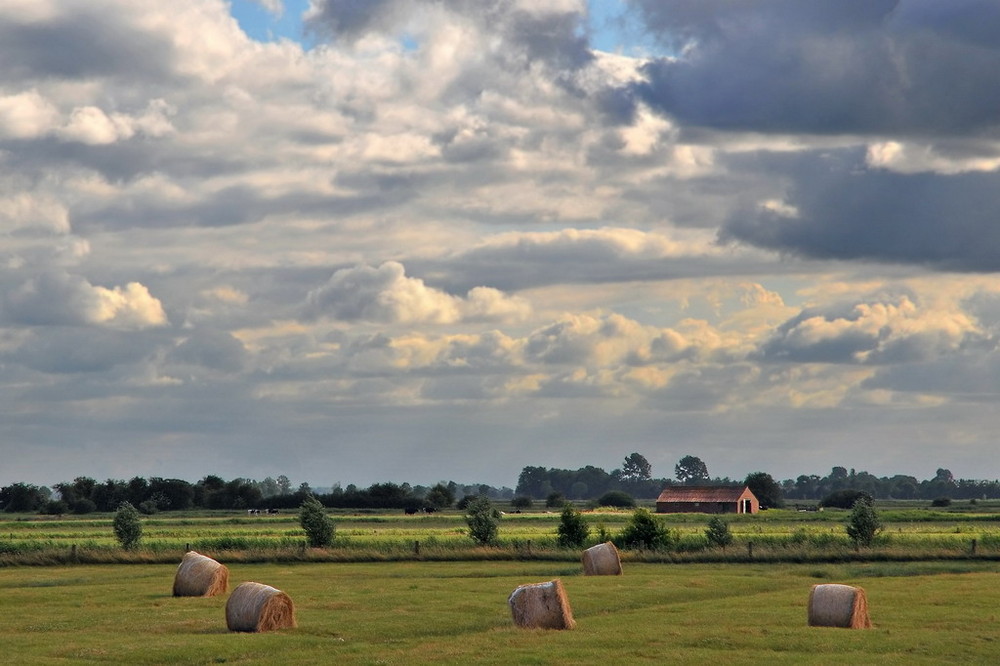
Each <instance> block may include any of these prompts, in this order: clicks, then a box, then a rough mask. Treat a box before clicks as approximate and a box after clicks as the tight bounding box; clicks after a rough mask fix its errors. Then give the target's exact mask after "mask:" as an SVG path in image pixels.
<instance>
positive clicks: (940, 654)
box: [0, 504, 1000, 664]
mask: <svg viewBox="0 0 1000 666" xmlns="http://www.w3.org/2000/svg"><path fill="white" fill-rule="evenodd" d="M969 509H970V507H965V506H961V507H953V508H951V509H949V510H936V509H932V508H930V507H929V506H926V505H924V506H917V505H913V504H908V505H903V504H901V505H885V506H884V507H883V510H882V512H881V515H882V518H883V520H884V522H885V530H884V532H883V534H882V536H881V537H880V540H879V542H878V543H877V544H876V547H875V548H873V549H870V550H869V549H860V550H858V549H854V548H853V547H852V545H851V544H850V542H849V541H848V540H847V539H846V536H845V533H844V525H845V521H846V518H847V513H846V512H843V511H825V512H815V511H808V512H806V511H794V510H783V511H774V510H772V511H768V512H766V513H762V514H760V515H757V516H741V517H737V516H729V517H728V518H729V526H730V529H731V530H732V532H733V534H734V536H735V537H736V540H735V542H734V544H733V545H732V546H730V547H729V548H727V549H725V550H721V549H711V548H708V547H707V543H706V542H705V536H704V530H705V526H706V524H707V521H708V516H705V515H698V514H690V515H673V516H667V517H664V519H665V521H666V522H667V524H668V525H669V527H670V529H671V530H673V531H674V532H675V533H676V534H677V536H678V543H677V547H676V548H675V549H673V550H671V551H669V552H641V551H639V552H637V551H623V552H622V561H623V566H624V570H625V574H624V575H623V576H620V577H619V576H614V577H610V576H609V577H591V576H583V575H582V567H581V565H580V551H579V549H560V548H558V547H557V546H556V542H555V533H556V532H555V531H556V527H557V525H558V523H559V514H558V513H550V512H546V511H545V510H536V511H528V512H525V513H520V514H518V513H511V512H508V513H507V515H505V516H504V518H503V520H502V521H501V543H500V544H499V545H498V546H496V547H492V548H480V547H475V546H473V545H472V544H471V541H470V540H469V538H468V536H467V534H466V527H465V523H464V519H463V516H462V514H461V513H458V512H443V513H437V514H430V515H415V516H405V515H403V514H402V513H401V512H387V511H372V512H354V513H348V512H342V513H337V512H333V513H332V517H333V519H334V521H335V522H336V525H337V536H336V540H335V543H334V545H333V546H332V547H331V548H328V549H311V548H306V547H305V543H304V535H303V532H302V530H301V528H300V527H299V525H298V518H297V514H296V513H295V512H285V513H283V514H279V515H259V516H256V515H255V516H250V515H247V514H246V512H200V513H194V512H193V513H184V514H170V513H166V514H157V515H154V516H149V517H144V518H143V530H144V537H143V541H142V545H141V547H140V548H138V549H136V550H134V551H123V550H122V549H121V548H119V547H118V545H117V544H116V542H115V540H114V537H113V533H112V530H111V515H106V514H91V515H86V516H40V515H26V514H25V515H9V514H5V515H0V614H2V617H3V618H4V622H3V623H0V645H2V646H3V651H2V653H0V660H2V661H10V662H12V663H21V662H30V663H34V664H47V663H52V664H55V663H59V664H85V663H94V662H101V663H144V664H147V663H148V664H156V663H172V664H177V663H180V664H184V663H190V664H203V663H260V664H268V663H345V664H404V663H410V664H412V663H431V662H434V663H468V662H476V663H487V664H490V663H495V664H512V663H517V664H582V663H601V662H605V661H608V662H611V661H613V662H616V663H644V662H654V661H655V662H662V661H664V660H668V661H671V662H675V663H706V662H710V661H714V660H723V659H724V660H727V661H729V662H733V663H760V662H762V661H767V662H771V663H776V664H785V663H788V664H792V663H794V664H811V663H814V664H835V663H852V662H854V663H857V662H861V663H873V662H877V663H890V664H891V663H907V664H913V663H917V664H919V663H928V664H930V663H934V664H941V663H993V662H995V651H996V649H997V646H996V642H997V638H998V637H1000V631H998V622H1000V584H998V583H1000V577H998V575H997V573H998V568H1000V507H998V506H992V505H987V504H984V505H980V506H977V507H975V509H976V510H975V511H970V510H969ZM584 515H585V516H586V519H587V521H588V524H590V526H591V530H592V535H591V542H592V543H597V542H599V541H600V540H602V539H603V538H605V537H607V536H608V535H614V534H615V533H617V532H618V531H620V530H621V529H622V527H624V525H625V524H626V522H627V521H628V519H629V517H630V515H631V512H630V511H613V510H601V511H587V512H585V514H584ZM189 548H191V549H194V550H198V551H199V552H203V553H205V554H207V555H210V556H212V557H214V558H216V559H218V560H219V561H222V562H224V563H225V564H226V565H227V566H228V567H229V569H230V589H232V588H233V587H235V586H236V585H238V584H239V583H240V582H243V581H248V580H253V581H257V582H263V583H266V584H268V585H272V586H274V587H277V588H279V589H281V590H283V591H284V592H286V593H288V594H289V595H290V596H291V597H292V599H293V600H294V602H295V604H296V608H297V614H298V627H297V628H295V629H288V630H282V631H279V632H275V633H268V634H256V635H247V634H234V633H230V632H228V631H227V630H226V626H225V613H224V608H225V600H226V597H225V596H223V597H215V598H207V599H202V598H174V597H172V596H171V587H172V582H173V575H174V573H175V572H176V569H177V564H178V563H179V561H180V558H181V556H182V554H183V553H184V551H185V550H187V549H189ZM554 578H559V579H560V580H562V581H563V584H564V586H565V588H566V591H567V594H568V596H569V599H570V604H571V606H572V610H573V614H574V616H575V618H576V620H577V627H576V629H574V630H572V631H541V630H524V629H518V628H516V627H515V626H514V625H513V622H512V620H511V617H510V611H509V608H508V606H507V603H506V600H507V597H508V596H509V594H510V593H511V592H512V591H513V590H514V588H516V587H517V586H518V585H521V584H524V583H533V582H543V581H546V580H552V579H554ZM822 582H837V583H846V584H850V585H859V586H861V587H863V588H865V590H866V592H867V595H868V601H869V606H870V609H871V616H872V621H873V622H874V624H875V628H874V629H873V630H871V631H849V630H841V629H825V628H816V627H808V626H806V604H807V600H808V594H809V590H810V588H811V586H812V585H813V584H815V583H822Z"/></svg>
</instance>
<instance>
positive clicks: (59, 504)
mask: <svg viewBox="0 0 1000 666" xmlns="http://www.w3.org/2000/svg"><path fill="white" fill-rule="evenodd" d="M67 511H69V507H68V506H66V502H63V501H62V500H49V501H47V502H46V503H45V504H44V505H43V506H42V513H44V514H47V515H50V516H58V515H61V514H64V513H66V512H67Z"/></svg>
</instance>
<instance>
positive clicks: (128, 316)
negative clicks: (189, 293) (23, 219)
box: [0, 272, 167, 329]
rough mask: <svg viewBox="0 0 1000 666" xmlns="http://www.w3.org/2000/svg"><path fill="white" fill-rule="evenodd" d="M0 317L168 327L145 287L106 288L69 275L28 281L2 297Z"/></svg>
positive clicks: (122, 326)
mask: <svg viewBox="0 0 1000 666" xmlns="http://www.w3.org/2000/svg"><path fill="white" fill-rule="evenodd" d="M2 296H3V301H2V304H3V308H2V310H0V315H3V319H4V320H6V321H7V322H8V323H11V324H27V325H47V324H90V325H97V326H107V327H111V328H120V329H142V328H148V327H155V326H162V325H164V324H166V323H167V317H166V314H165V312H164V310H163V305H162V304H161V303H160V301H159V300H157V299H156V298H155V297H153V296H152V295H151V294H150V293H149V289H147V288H146V287H145V286H144V285H142V284H139V283H138V282H130V283H128V284H127V285H125V286H124V287H112V288H110V289H109V288H106V287H101V286H97V285H93V284H90V283H89V282H88V281H87V280H86V279H85V278H83V277H80V276H78V275H70V274H68V273H58V272H49V273H44V274H42V275H38V276H35V277H31V278H28V279H26V280H24V281H23V282H21V283H20V284H18V285H16V286H13V287H11V288H9V289H7V290H6V291H5V292H4V293H3V295H2Z"/></svg>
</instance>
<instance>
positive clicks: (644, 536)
mask: <svg viewBox="0 0 1000 666" xmlns="http://www.w3.org/2000/svg"><path fill="white" fill-rule="evenodd" d="M618 539H619V541H620V542H621V546H622V547H623V548H642V549H645V550H668V549H669V548H670V547H671V546H672V545H673V544H674V542H675V541H676V539H675V537H674V534H673V533H671V531H670V530H669V529H667V526H666V525H665V524H664V523H663V521H662V520H659V519H658V518H656V516H654V515H653V514H652V513H650V512H649V509H636V510H635V513H633V514H632V517H631V518H630V519H629V522H628V524H627V525H625V528H624V529H623V530H622V531H621V534H620V535H619V536H618Z"/></svg>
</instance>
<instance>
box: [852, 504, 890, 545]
mask: <svg viewBox="0 0 1000 666" xmlns="http://www.w3.org/2000/svg"><path fill="white" fill-rule="evenodd" d="M881 531H882V520H881V519H880V518H879V515H878V512H877V511H876V510H875V502H874V501H873V500H872V499H871V497H862V498H860V499H858V501H857V502H855V503H854V506H853V507H852V508H851V517H850V518H849V519H848V522H847V536H849V537H850V538H851V541H853V542H854V544H855V546H866V547H871V545H872V544H873V543H874V542H875V537H876V535H878V533H879V532H881Z"/></svg>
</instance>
